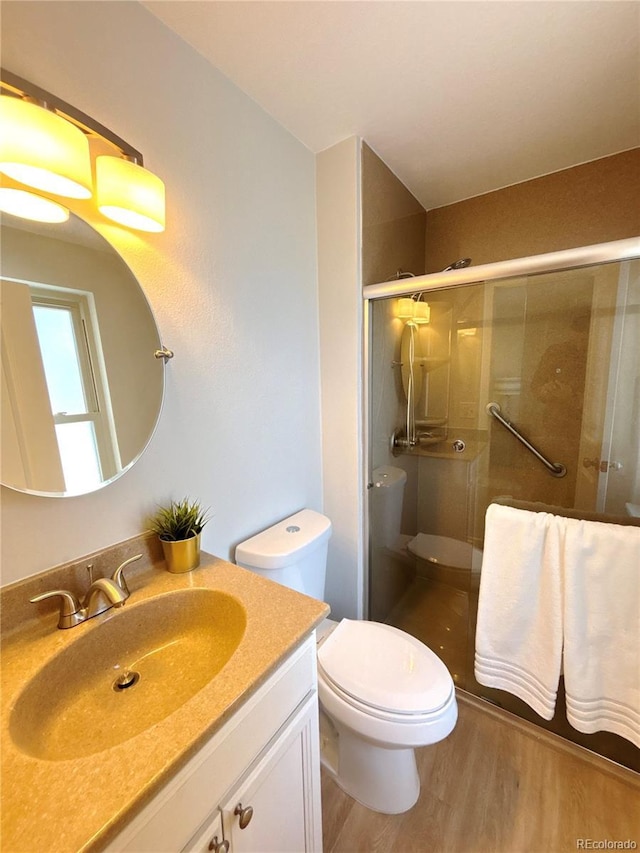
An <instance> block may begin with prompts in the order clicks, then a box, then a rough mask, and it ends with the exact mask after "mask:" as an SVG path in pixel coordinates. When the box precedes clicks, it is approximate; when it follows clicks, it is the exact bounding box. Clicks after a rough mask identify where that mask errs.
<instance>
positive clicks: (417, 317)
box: [413, 302, 431, 324]
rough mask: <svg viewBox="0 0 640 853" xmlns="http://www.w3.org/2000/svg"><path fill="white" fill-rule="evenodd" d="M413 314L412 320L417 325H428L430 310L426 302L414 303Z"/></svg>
mask: <svg viewBox="0 0 640 853" xmlns="http://www.w3.org/2000/svg"><path fill="white" fill-rule="evenodd" d="M414 304H415V313H414V315H413V319H414V321H415V322H416V323H418V324H421V323H422V324H424V323H428V322H429V321H430V320H431V308H430V307H429V303H428V302H415V303H414Z"/></svg>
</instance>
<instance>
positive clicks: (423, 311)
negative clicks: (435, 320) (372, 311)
mask: <svg viewBox="0 0 640 853" xmlns="http://www.w3.org/2000/svg"><path fill="white" fill-rule="evenodd" d="M396 316H397V317H399V318H400V319H401V320H413V321H414V322H415V323H417V324H418V325H420V324H424V323H428V322H429V321H430V320H431V308H430V307H429V303H428V302H420V300H417V301H416V300H415V299H412V298H411V297H408V296H404V297H402V298H401V299H398V305H397V309H396Z"/></svg>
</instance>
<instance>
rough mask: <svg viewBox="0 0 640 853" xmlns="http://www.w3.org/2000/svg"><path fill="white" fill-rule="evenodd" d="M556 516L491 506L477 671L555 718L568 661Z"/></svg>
mask: <svg viewBox="0 0 640 853" xmlns="http://www.w3.org/2000/svg"><path fill="white" fill-rule="evenodd" d="M553 519H554V516H552V515H550V514H549V513H546V512H529V511H528V510H522V509H514V508H513V507H507V506H500V505H498V504H491V505H490V506H489V508H488V510H487V517H486V529H485V547H484V555H483V559H482V574H481V576H480V598H479V604H478V621H477V628H476V655H475V675H476V679H477V680H478V681H479V682H480V684H485V685H486V686H487V687H497V688H499V689H500V690H507V691H509V692H510V693H513V694H514V695H515V696H518V697H520V699H523V700H524V701H525V702H526V703H527V704H528V705H530V706H531V707H532V708H533V710H534V711H536V712H537V713H538V714H540V716H541V717H543V718H544V719H545V720H550V719H551V718H552V717H553V714H554V711H555V705H556V696H557V693H558V681H559V678H560V666H561V661H562V588H561V576H560V557H559V554H560V549H559V543H558V527H557V526H556V525H554V524H553V523H552V522H553Z"/></svg>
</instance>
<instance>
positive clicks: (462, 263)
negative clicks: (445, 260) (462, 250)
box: [442, 258, 471, 272]
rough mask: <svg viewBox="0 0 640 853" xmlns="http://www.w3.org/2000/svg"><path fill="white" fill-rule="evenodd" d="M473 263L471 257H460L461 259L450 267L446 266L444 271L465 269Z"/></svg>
mask: <svg viewBox="0 0 640 853" xmlns="http://www.w3.org/2000/svg"><path fill="white" fill-rule="evenodd" d="M470 264H471V258H460V260H459V261H454V262H453V263H452V264H450V265H449V266H448V267H445V268H444V269H443V270H442V272H449V270H463V269H464V268H465V267H468V266H469V265H470Z"/></svg>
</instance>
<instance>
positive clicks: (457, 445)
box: [451, 438, 467, 453]
mask: <svg viewBox="0 0 640 853" xmlns="http://www.w3.org/2000/svg"><path fill="white" fill-rule="evenodd" d="M451 447H453V449H454V450H455V452H456V453H462V452H463V451H464V450H466V448H467V445H466V444H465V443H464V441H462V439H461V438H456V440H455V441H454V442H453V443H452V444H451Z"/></svg>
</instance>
